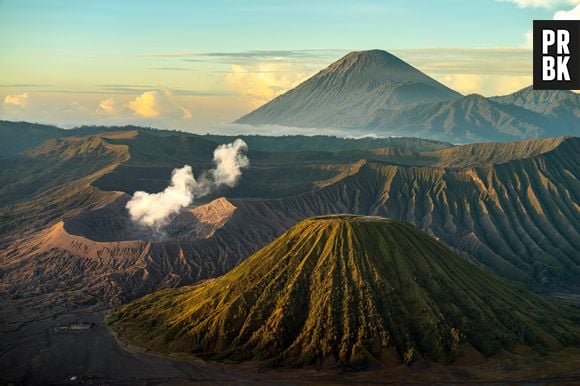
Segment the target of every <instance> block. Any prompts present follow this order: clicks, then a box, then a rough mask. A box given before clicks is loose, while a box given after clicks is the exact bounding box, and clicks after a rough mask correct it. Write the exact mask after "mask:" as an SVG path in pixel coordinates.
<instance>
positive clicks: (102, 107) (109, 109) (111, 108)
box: [97, 97, 119, 114]
mask: <svg viewBox="0 0 580 386" xmlns="http://www.w3.org/2000/svg"><path fill="white" fill-rule="evenodd" d="M118 112H119V105H118V103H117V101H116V100H115V98H112V97H111V98H107V99H103V100H102V101H101V102H100V103H99V108H98V109H97V114H117V113H118Z"/></svg>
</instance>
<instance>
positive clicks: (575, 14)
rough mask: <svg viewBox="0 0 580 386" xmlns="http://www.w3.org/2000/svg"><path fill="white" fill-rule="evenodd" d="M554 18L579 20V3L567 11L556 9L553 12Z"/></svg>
mask: <svg viewBox="0 0 580 386" xmlns="http://www.w3.org/2000/svg"><path fill="white" fill-rule="evenodd" d="M554 20H580V4H578V5H577V6H575V7H574V8H572V9H571V10H569V11H558V12H556V13H555V14H554Z"/></svg>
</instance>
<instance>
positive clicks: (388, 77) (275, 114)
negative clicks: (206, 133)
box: [236, 50, 461, 127]
mask: <svg viewBox="0 0 580 386" xmlns="http://www.w3.org/2000/svg"><path fill="white" fill-rule="evenodd" d="M460 96H461V94H459V93H457V92H456V91H453V90H451V89H450V88H448V87H446V86H444V85H443V84H441V83H439V82H437V81H436V80H434V79H433V78H430V77H429V76H427V75H425V74H424V73H422V72H421V71H419V70H417V69H416V68H414V67H413V66H411V65H409V64H407V63H405V62H404V61H402V60H401V59H399V58H397V57H396V56H394V55H392V54H390V53H388V52H386V51H381V50H370V51H356V52H351V53H349V54H348V55H346V56H344V57H343V58H341V59H340V60H338V61H336V62H334V63H333V64H331V65H330V66H328V67H327V68H325V69H324V70H322V71H320V72H318V73H317V74H316V75H314V76H313V77H311V78H310V79H308V80H306V81H305V82H303V83H301V84H300V85H298V86H297V87H296V88H294V89H292V90H290V91H288V92H287V93H285V94H283V95H280V96H279V97H277V98H275V99H274V100H272V101H270V102H268V103H266V104H265V105H263V106H262V107H260V108H258V109H257V110H255V111H253V112H251V113H249V114H248V115H246V116H244V117H242V118H240V119H239V120H238V121H236V122H237V123H244V124H280V125H286V126H302V127H352V126H356V125H360V123H361V122H366V121H368V120H369V117H371V116H373V115H374V113H375V112H376V111H377V110H379V109H384V108H388V107H392V106H395V105H402V104H415V103H423V102H435V101H444V100H449V99H453V98H457V97H460Z"/></svg>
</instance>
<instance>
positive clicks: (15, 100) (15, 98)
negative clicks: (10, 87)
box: [4, 92, 28, 108]
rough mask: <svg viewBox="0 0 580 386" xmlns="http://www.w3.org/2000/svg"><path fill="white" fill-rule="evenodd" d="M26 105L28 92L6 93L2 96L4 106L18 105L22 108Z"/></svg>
mask: <svg viewBox="0 0 580 386" xmlns="http://www.w3.org/2000/svg"><path fill="white" fill-rule="evenodd" d="M27 105H28V93H26V92H25V93H22V94H18V95H6V97H4V106H5V107H18V108H24V107H26V106H27Z"/></svg>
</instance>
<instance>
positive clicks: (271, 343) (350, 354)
mask: <svg viewBox="0 0 580 386" xmlns="http://www.w3.org/2000/svg"><path fill="white" fill-rule="evenodd" d="M577 319H578V315H577V311H573V310H572V309H571V308H570V309H568V308H566V307H563V306H558V305H552V304H550V303H548V302H547V301H545V300H543V299H542V298H540V297H539V296H537V295H534V294H532V293H530V292H528V291H526V290H525V289H523V288H520V287H518V286H515V285H513V284H510V283H508V282H506V281H504V280H502V279H499V278H497V277H496V276H494V275H493V274H491V273H489V272H487V271H484V270H483V269H480V268H478V267H476V266H475V265H473V264H471V263H470V262H468V261H466V260H465V259H464V258H462V257H460V256H458V255H457V254H455V253H454V252H452V251H451V250H450V249H449V248H447V247H446V246H444V245H442V244H441V243H439V242H437V241H436V240H434V239H433V238H431V237H430V236H428V235H427V234H425V233H423V232H421V231H419V230H417V229H416V228H414V227H413V226H411V225H409V224H405V223H401V222H398V221H393V220H388V219H384V218H380V217H368V216H352V215H339V216H324V217H316V218H311V219H307V220H304V221H302V222H300V223H299V224H298V225H296V226H295V227H294V228H292V229H291V230H289V231H288V232H286V233H285V234H283V235H282V236H281V237H279V238H278V239H277V240H275V241H274V242H272V243H270V244H269V245H267V246H266V247H264V248H263V249H262V250H260V251H258V252H257V253H256V254H254V255H253V256H251V257H250V258H248V259H247V260H246V261H245V262H243V263H242V264H240V265H239V266H238V267H236V268H235V269H234V270H232V271H231V272H229V273H228V274H226V275H224V276H222V277H220V278H218V279H214V280H210V281H206V282H202V283H200V284H197V285H194V286H187V287H182V288H178V289H168V290H162V291H158V292H155V293H153V294H151V295H148V296H145V297H143V298H141V299H139V300H137V301H135V302H133V303H131V304H129V305H127V306H124V307H122V308H120V309H118V310H116V311H114V312H113V313H111V314H110V315H109V317H108V319H107V320H108V322H109V323H110V324H111V325H112V327H113V328H114V329H115V330H117V331H118V332H119V333H120V336H121V337H122V338H123V339H126V340H128V341H130V342H131V343H133V344H137V345H140V346H144V347H147V348H150V349H153V350H156V351H160V352H165V353H172V352H185V353H193V354H195V355H198V356H201V357H203V358H208V359H213V360H228V361H230V360H234V361H243V360H257V361H260V362H262V363H264V364H267V365H278V364H287V365H308V364H317V365H324V364H331V365H338V366H341V367H346V368H359V367H361V366H367V365H369V364H380V365H396V364H399V363H406V364H411V363H413V362H416V361H424V360H426V361H437V362H441V363H450V362H453V361H454V360H455V359H457V358H458V357H460V356H462V355H463V354H464V353H466V352H474V351H476V352H478V353H480V354H483V355H484V356H492V355H494V354H497V353H499V352H500V351H502V350H514V349H516V348H518V347H519V348H520V349H521V347H526V349H529V350H533V351H536V352H540V353H545V352H547V351H557V350H560V349H562V348H564V347H566V346H571V345H577V344H578V342H579V341H580V340H579V338H580V329H579V327H578V324H577V323H576V322H574V320H577Z"/></svg>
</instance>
